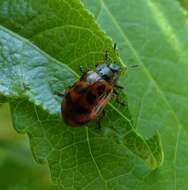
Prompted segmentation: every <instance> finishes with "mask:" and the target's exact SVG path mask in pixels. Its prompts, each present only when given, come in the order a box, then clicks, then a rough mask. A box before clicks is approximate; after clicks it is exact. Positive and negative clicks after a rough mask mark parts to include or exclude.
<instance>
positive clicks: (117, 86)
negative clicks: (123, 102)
mask: <svg viewBox="0 0 188 190" xmlns="http://www.w3.org/2000/svg"><path fill="white" fill-rule="evenodd" d="M114 87H115V88H119V89H124V87H123V86H119V85H117V84H116V85H114Z"/></svg>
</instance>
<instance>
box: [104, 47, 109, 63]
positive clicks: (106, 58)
mask: <svg viewBox="0 0 188 190" xmlns="http://www.w3.org/2000/svg"><path fill="white" fill-rule="evenodd" d="M104 60H105V62H106V63H108V51H107V50H106V52H105V55H104Z"/></svg>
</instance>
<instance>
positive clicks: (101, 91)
mask: <svg viewBox="0 0 188 190" xmlns="http://www.w3.org/2000/svg"><path fill="white" fill-rule="evenodd" d="M104 90H105V85H104V84H102V85H100V86H98V87H97V94H98V95H101V94H103V93H104Z"/></svg>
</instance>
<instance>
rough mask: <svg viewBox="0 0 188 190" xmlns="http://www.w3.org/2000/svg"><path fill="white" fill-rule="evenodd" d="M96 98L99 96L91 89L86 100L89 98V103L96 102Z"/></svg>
mask: <svg viewBox="0 0 188 190" xmlns="http://www.w3.org/2000/svg"><path fill="white" fill-rule="evenodd" d="M96 98H97V97H96V96H95V94H93V92H92V91H89V92H88V93H87V96H86V100H87V102H88V103H89V104H93V103H95V102H96Z"/></svg>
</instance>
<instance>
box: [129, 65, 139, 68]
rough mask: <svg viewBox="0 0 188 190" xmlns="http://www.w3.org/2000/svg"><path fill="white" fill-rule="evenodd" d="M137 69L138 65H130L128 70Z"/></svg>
mask: <svg viewBox="0 0 188 190" xmlns="http://www.w3.org/2000/svg"><path fill="white" fill-rule="evenodd" d="M136 67H139V65H130V66H129V68H136Z"/></svg>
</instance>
